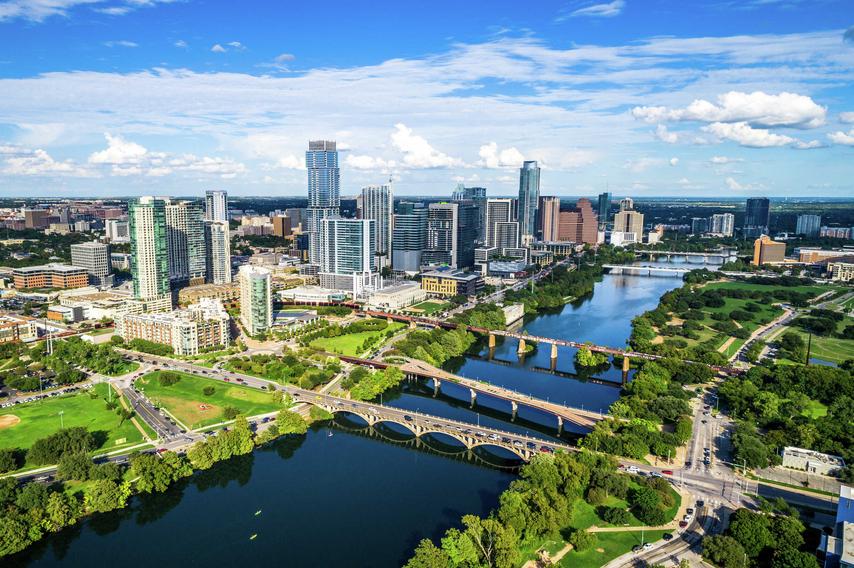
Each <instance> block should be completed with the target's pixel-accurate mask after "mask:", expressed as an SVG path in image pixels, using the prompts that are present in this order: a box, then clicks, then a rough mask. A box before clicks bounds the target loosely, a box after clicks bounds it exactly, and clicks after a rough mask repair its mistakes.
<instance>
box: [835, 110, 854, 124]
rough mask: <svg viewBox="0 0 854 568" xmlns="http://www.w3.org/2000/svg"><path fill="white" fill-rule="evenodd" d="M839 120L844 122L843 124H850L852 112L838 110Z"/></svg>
mask: <svg viewBox="0 0 854 568" xmlns="http://www.w3.org/2000/svg"><path fill="white" fill-rule="evenodd" d="M839 121H840V122H844V123H845V124H851V123H852V122H854V112H840V113H839Z"/></svg>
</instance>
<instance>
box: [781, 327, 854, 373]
mask: <svg viewBox="0 0 854 568" xmlns="http://www.w3.org/2000/svg"><path fill="white" fill-rule="evenodd" d="M849 325H854V318H850V317H847V316H846V317H845V319H843V320H842V321H841V322H839V323H837V325H836V331H837V332H841V331H842V330H843V329H845V328H846V327H847V326H849ZM786 331H793V332H795V333H797V334H798V335H800V336H801V337H802V338H803V340H804V342H806V341H808V339H809V334H808V333H807V332H806V331H804V330H803V329H801V328H800V327H798V326H796V325H793V326H791V327H789V328H787V329H786ZM778 337H779V336H778ZM810 357H814V358H816V359H823V360H824V361H830V362H831V363H836V364H839V363H842V362H843V361H845V360H846V359H854V340H851V339H841V338H839V337H822V336H820V335H813V336H812V347H811V350H810Z"/></svg>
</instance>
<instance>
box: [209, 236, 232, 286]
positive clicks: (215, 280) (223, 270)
mask: <svg viewBox="0 0 854 568" xmlns="http://www.w3.org/2000/svg"><path fill="white" fill-rule="evenodd" d="M205 248H206V249H207V253H208V254H207V259H206V261H207V262H206V264H207V267H206V268H207V271H206V272H207V280H208V282H210V283H212V284H228V283H229V282H231V280H232V278H231V238H230V235H229V230H228V221H208V222H206V223H205Z"/></svg>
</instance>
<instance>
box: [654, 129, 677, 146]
mask: <svg viewBox="0 0 854 568" xmlns="http://www.w3.org/2000/svg"><path fill="white" fill-rule="evenodd" d="M655 137H656V138H658V139H659V140H661V141H662V142H667V143H668V144H676V143H677V142H678V141H679V135H678V134H676V133H675V132H670V131H669V130H668V129H667V127H666V126H665V125H663V124H659V125H658V126H656V127H655Z"/></svg>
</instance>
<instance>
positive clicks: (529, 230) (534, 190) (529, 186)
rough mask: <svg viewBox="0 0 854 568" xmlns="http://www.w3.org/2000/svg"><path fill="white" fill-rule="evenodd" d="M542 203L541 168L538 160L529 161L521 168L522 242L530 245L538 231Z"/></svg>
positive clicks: (520, 225)
mask: <svg viewBox="0 0 854 568" xmlns="http://www.w3.org/2000/svg"><path fill="white" fill-rule="evenodd" d="M539 205H540V168H539V167H538V166H537V162H534V161H527V162H523V163H522V167H521V168H520V169H519V204H518V208H519V211H518V217H517V220H518V221H519V232H520V233H521V235H522V244H524V245H529V244H530V243H531V242H532V241H533V240H534V235H535V233H536V229H537V227H536V222H537V208H538V207H539Z"/></svg>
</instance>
